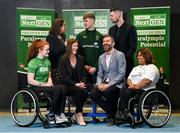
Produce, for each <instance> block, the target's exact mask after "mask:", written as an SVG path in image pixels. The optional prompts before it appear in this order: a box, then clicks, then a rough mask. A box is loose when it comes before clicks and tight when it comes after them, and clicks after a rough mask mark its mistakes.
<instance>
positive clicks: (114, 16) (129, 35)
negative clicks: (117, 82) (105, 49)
mask: <svg viewBox="0 0 180 133" xmlns="http://www.w3.org/2000/svg"><path fill="white" fill-rule="evenodd" d="M110 19H111V21H112V23H115V25H114V26H112V27H111V28H110V29H109V35H111V36H112V37H113V38H114V40H115V46H114V48H116V49H117V50H119V51H121V52H123V53H124V54H125V57H126V63H127V68H126V78H127V77H128V75H129V73H130V72H131V70H132V69H133V67H134V53H135V51H136V46H137V32H136V28H135V27H134V26H132V25H129V24H128V23H126V22H124V20H123V12H122V11H121V10H120V9H119V8H114V9H110Z"/></svg>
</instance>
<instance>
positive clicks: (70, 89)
mask: <svg viewBox="0 0 180 133" xmlns="http://www.w3.org/2000/svg"><path fill="white" fill-rule="evenodd" d="M65 93H66V96H72V97H73V100H74V102H75V106H76V110H75V112H76V113H78V112H83V106H84V103H85V101H86V99H87V97H88V91H87V90H86V89H81V88H79V87H76V86H66V90H65ZM64 108H65V102H64Z"/></svg>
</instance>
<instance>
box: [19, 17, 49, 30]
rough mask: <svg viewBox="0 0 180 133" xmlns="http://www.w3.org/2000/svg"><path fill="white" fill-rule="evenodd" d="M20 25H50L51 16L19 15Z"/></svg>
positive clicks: (43, 26) (45, 26)
mask: <svg viewBox="0 0 180 133" xmlns="http://www.w3.org/2000/svg"><path fill="white" fill-rule="evenodd" d="M20 27H34V28H36V27H42V28H48V27H51V16H39V15H20Z"/></svg>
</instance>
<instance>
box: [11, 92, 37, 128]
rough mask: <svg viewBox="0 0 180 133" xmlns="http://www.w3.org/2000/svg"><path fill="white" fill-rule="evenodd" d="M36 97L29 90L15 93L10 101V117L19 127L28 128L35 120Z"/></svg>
mask: <svg viewBox="0 0 180 133" xmlns="http://www.w3.org/2000/svg"><path fill="white" fill-rule="evenodd" d="M36 100H37V99H36V96H35V95H34V93H33V92H32V91H31V90H25V89H24V90H21V91H19V92H17V93H16V94H15V95H14V97H13V99H12V101H11V115H12V117H13V120H14V122H15V123H16V124H17V125H19V126H20V127H28V126H30V125H32V124H33V123H34V122H35V121H36V119H37V101H36Z"/></svg>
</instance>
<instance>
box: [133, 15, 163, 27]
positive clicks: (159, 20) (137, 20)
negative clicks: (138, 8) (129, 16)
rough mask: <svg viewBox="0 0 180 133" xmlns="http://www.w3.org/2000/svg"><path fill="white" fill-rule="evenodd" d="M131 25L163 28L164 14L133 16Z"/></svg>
mask: <svg viewBox="0 0 180 133" xmlns="http://www.w3.org/2000/svg"><path fill="white" fill-rule="evenodd" d="M133 24H134V25H135V26H136V27H151V26H152V27H154V26H165V25H166V14H149V15H135V16H134V22H133Z"/></svg>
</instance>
